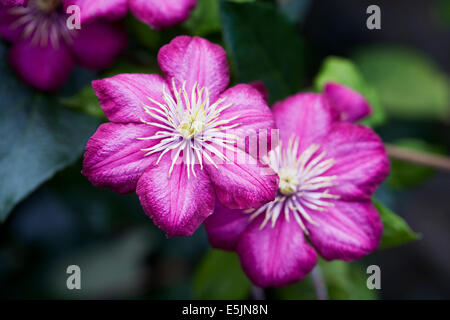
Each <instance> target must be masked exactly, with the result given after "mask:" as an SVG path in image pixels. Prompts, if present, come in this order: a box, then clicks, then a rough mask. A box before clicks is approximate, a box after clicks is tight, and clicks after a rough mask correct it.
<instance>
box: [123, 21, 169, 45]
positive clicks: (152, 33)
mask: <svg viewBox="0 0 450 320" xmlns="http://www.w3.org/2000/svg"><path fill="white" fill-rule="evenodd" d="M126 25H127V30H128V31H129V32H130V34H132V35H134V37H135V38H136V39H137V40H138V41H139V43H140V44H142V45H143V46H145V47H147V48H149V49H156V48H157V47H158V45H159V41H160V37H161V36H160V32H158V31H157V30H154V29H152V28H150V27H149V25H148V24H145V23H143V22H141V21H139V20H138V19H136V18H135V17H133V16H131V15H129V16H128V17H127V19H126Z"/></svg>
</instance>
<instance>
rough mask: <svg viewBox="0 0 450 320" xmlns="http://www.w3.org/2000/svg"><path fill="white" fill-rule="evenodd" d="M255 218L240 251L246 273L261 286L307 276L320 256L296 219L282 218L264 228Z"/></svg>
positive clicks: (244, 236) (289, 281)
mask: <svg viewBox="0 0 450 320" xmlns="http://www.w3.org/2000/svg"><path fill="white" fill-rule="evenodd" d="M262 218H263V217H260V218H257V219H255V220H254V221H253V222H252V223H251V224H250V225H249V226H248V228H247V230H245V231H244V233H243V234H242V236H241V238H240V240H239V244H238V248H237V252H238V254H239V258H240V259H241V265H242V269H243V270H244V272H245V273H246V274H247V276H248V277H249V278H250V280H251V281H252V282H253V283H254V284H255V285H257V286H259V287H263V288H265V287H278V286H285V285H289V284H292V283H294V282H297V281H300V280H301V279H303V278H304V277H305V276H306V275H307V274H308V273H309V272H310V271H311V270H312V268H314V266H315V265H316V263H317V255H316V252H315V251H314V249H313V248H311V246H309V245H308V243H307V242H306V240H305V237H304V235H303V231H302V229H301V228H300V227H299V226H298V224H296V223H295V221H293V220H291V221H289V222H288V221H286V220H285V219H278V221H277V223H276V224H275V227H273V228H272V227H271V226H269V225H267V226H265V227H264V228H263V229H262V230H260V225H261V222H262Z"/></svg>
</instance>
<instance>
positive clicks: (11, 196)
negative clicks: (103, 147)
mask: <svg viewBox="0 0 450 320" xmlns="http://www.w3.org/2000/svg"><path fill="white" fill-rule="evenodd" d="M6 53H7V50H6V47H5V46H4V45H2V44H0V97H1V99H0V113H1V114H2V116H1V118H0V135H1V137H2V138H1V139H0V221H4V220H5V219H6V218H7V216H8V214H9V212H10V211H11V209H12V208H13V207H14V206H15V205H16V204H17V203H18V202H20V201H21V200H22V199H24V198H25V197H26V196H27V195H29V194H30V193H31V192H32V191H33V190H35V189H36V188H37V187H38V186H39V185H40V184H42V183H43V182H44V181H46V180H48V179H49V178H51V177H52V176H53V175H54V174H55V173H56V172H57V171H59V170H61V169H63V168H65V167H66V166H68V165H70V164H71V163H73V162H74V161H75V160H77V159H78V158H79V157H80V155H81V153H82V151H83V149H84V145H85V143H86V141H87V139H88V137H89V136H90V135H91V134H92V133H93V132H94V131H95V128H96V126H97V124H98V121H96V120H94V119H92V118H91V117H88V116H86V115H83V114H80V113H77V112H73V111H72V110H68V109H67V108H64V107H62V106H61V105H59V104H58V102H57V101H56V100H57V99H55V98H54V97H50V96H44V95H41V94H36V92H35V91H34V90H33V89H31V88H29V87H28V86H26V85H25V84H23V83H22V82H21V81H20V80H18V79H17V78H16V77H15V76H14V75H13V74H12V71H11V70H10V69H9V67H8V65H7V59H6Z"/></svg>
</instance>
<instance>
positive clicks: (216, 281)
mask: <svg viewBox="0 0 450 320" xmlns="http://www.w3.org/2000/svg"><path fill="white" fill-rule="evenodd" d="M250 289H251V284H250V282H249V280H248V279H247V277H246V276H245V274H244V273H243V272H242V270H241V265H240V263H239V259H238V257H237V255H236V254H235V253H231V252H225V251H221V250H212V251H210V252H208V253H207V254H206V256H205V257H204V258H203V260H202V261H201V262H200V265H199V266H198V268H197V271H196V273H195V277H194V285H193V290H194V298H195V299H220V300H222V299H230V300H231V299H233V300H234V299H236V300H238V299H245V298H247V297H248V296H249V294H250Z"/></svg>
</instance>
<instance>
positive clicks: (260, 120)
mask: <svg viewBox="0 0 450 320" xmlns="http://www.w3.org/2000/svg"><path fill="white" fill-rule="evenodd" d="M158 63H159V66H160V67H161V70H162V71H163V73H164V75H165V77H164V78H163V77H161V76H159V75H156V74H120V75H117V76H115V77H112V78H107V79H103V80H98V81H94V82H93V87H94V90H95V91H96V94H97V96H98V98H99V101H100V106H101V107H102V109H103V111H104V112H105V114H106V116H107V117H108V119H109V120H110V121H111V122H109V123H105V124H102V125H101V126H100V127H99V128H98V130H97V132H96V133H95V134H94V135H93V136H92V137H91V138H90V140H89V142H88V144H87V146H86V152H85V154H84V163H83V174H84V175H85V176H86V177H87V178H88V179H89V181H90V182H91V183H92V184H93V185H95V186H97V187H108V188H111V189H112V190H113V191H116V192H119V193H129V192H133V191H136V193H137V194H138V196H139V199H140V201H141V204H142V206H143V208H144V211H145V212H146V213H147V214H148V215H149V216H150V217H151V218H152V219H153V221H154V223H155V224H156V225H157V226H159V227H160V228H161V229H163V230H164V231H166V233H167V235H168V236H180V235H184V236H186V235H191V234H192V233H193V232H194V231H195V230H196V229H197V228H198V226H199V225H200V224H201V223H202V222H203V220H204V219H205V218H206V217H208V216H209V215H211V214H212V212H213V210H214V205H215V202H216V196H217V198H218V200H219V201H220V202H221V203H222V204H223V205H226V206H229V207H232V208H239V209H248V208H253V207H257V206H260V205H262V204H264V203H266V202H268V201H272V200H273V199H274V198H275V193H276V189H277V185H278V177H277V175H276V174H275V173H274V172H273V171H272V170H271V169H270V168H269V167H268V166H267V165H263V164H262V163H261V162H260V161H258V156H257V155H254V154H253V153H251V152H250V151H249V150H248V148H247V146H246V145H243V144H239V145H240V147H238V148H236V147H235V144H236V142H237V141H242V140H243V138H244V137H247V136H251V133H252V132H256V133H258V132H260V131H262V132H264V131H265V132H266V133H267V134H270V132H267V131H268V130H270V129H273V128H274V126H275V123H274V120H273V117H272V114H271V112H270V109H269V108H268V106H267V104H266V103H265V101H264V99H263V98H262V96H261V94H260V93H259V92H258V90H256V89H254V88H252V87H251V86H250V85H246V84H240V85H237V86H234V87H232V88H230V89H227V90H225V89H226V88H227V86H228V82H229V70H228V65H227V59H226V53H225V51H224V50H223V49H222V48H221V47H220V46H218V45H215V44H212V43H210V42H209V41H207V40H205V39H202V38H198V37H194V38H191V37H188V36H180V37H177V38H175V39H173V40H172V41H171V42H170V43H169V44H168V45H165V46H164V47H162V48H161V50H160V51H159V53H158ZM225 151H227V152H226V153H225ZM253 155H254V156H255V157H253ZM246 158H248V159H250V158H251V159H253V160H254V161H243V159H246Z"/></svg>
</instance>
